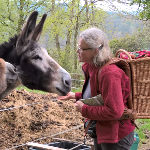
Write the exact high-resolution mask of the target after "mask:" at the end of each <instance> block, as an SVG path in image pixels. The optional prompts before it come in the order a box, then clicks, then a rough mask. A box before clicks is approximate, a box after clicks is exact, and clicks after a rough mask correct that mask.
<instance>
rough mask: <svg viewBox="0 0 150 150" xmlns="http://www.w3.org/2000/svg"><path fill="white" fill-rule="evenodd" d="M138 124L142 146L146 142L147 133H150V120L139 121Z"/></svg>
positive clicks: (137, 130)
mask: <svg viewBox="0 0 150 150" xmlns="http://www.w3.org/2000/svg"><path fill="white" fill-rule="evenodd" d="M136 123H137V125H138V127H139V129H136V132H137V133H138V135H139V138H140V144H141V143H143V142H145V141H146V139H147V138H146V133H147V132H150V119H138V120H136Z"/></svg>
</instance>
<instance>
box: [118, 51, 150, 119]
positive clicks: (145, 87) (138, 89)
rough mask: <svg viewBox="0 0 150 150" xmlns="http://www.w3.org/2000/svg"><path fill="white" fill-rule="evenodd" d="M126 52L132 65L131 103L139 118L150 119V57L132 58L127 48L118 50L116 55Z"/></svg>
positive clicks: (128, 61)
mask: <svg viewBox="0 0 150 150" xmlns="http://www.w3.org/2000/svg"><path fill="white" fill-rule="evenodd" d="M122 52H124V53H125V54H126V55H127V56H128V57H129V59H127V60H125V61H126V62H127V63H128V64H129V66H130V79H131V89H132V91H131V96H130V98H129V103H130V104H132V109H133V110H134V111H136V113H137V118H138V119H150V57H144V58H139V59H132V58H131V56H130V55H129V53H128V52H127V51H125V50H122V49H120V50H118V51H117V52H116V57H119V54H120V53H122Z"/></svg>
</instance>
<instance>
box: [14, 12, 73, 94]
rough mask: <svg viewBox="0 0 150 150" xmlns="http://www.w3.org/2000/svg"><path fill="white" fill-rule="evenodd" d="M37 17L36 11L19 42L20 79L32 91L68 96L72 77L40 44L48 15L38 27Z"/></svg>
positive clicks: (23, 30) (17, 45)
mask: <svg viewBox="0 0 150 150" xmlns="http://www.w3.org/2000/svg"><path fill="white" fill-rule="evenodd" d="M37 16H38V12H36V11H35V12H33V13H32V14H31V15H30V16H29V18H28V20H27V23H26V25H25V26H24V27H23V29H22V32H21V33H20V35H19V37H18V40H17V44H16V52H17V56H18V57H19V58H20V64H19V66H18V71H19V77H20V79H21V81H22V84H23V85H25V86H27V87H28V88H30V89H39V90H43V91H47V92H54V93H57V94H59V95H66V94H67V93H68V92H69V91H70V89H71V77H70V75H69V73H68V72H67V71H66V70H64V69H63V68H62V67H61V66H60V65H59V64H58V63H57V62H56V61H54V60H53V59H52V58H51V57H50V56H49V55H48V53H47V50H46V49H44V48H42V47H40V45H39V44H38V40H39V38H40V34H41V32H42V28H43V25H44V21H45V19H46V16H47V15H46V14H44V15H43V17H42V19H41V21H40V22H39V24H38V25H37V26H36V19H37Z"/></svg>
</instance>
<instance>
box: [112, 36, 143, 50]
mask: <svg viewBox="0 0 150 150" xmlns="http://www.w3.org/2000/svg"><path fill="white" fill-rule="evenodd" d="M110 47H111V49H112V50H113V53H116V51H117V50H119V49H125V50H127V51H138V50H140V49H141V47H140V44H139V43H137V41H136V38H135V36H129V35H127V36H126V37H124V38H120V39H113V40H111V41H110Z"/></svg>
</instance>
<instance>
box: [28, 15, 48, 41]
mask: <svg viewBox="0 0 150 150" xmlns="http://www.w3.org/2000/svg"><path fill="white" fill-rule="evenodd" d="M46 17H47V14H44V15H43V17H42V19H41V21H40V22H39V24H38V25H37V26H36V28H35V30H34V33H33V35H32V37H31V39H32V40H34V41H38V40H39V38H40V35H41V33H42V29H43V26H44V22H45V19H46Z"/></svg>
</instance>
